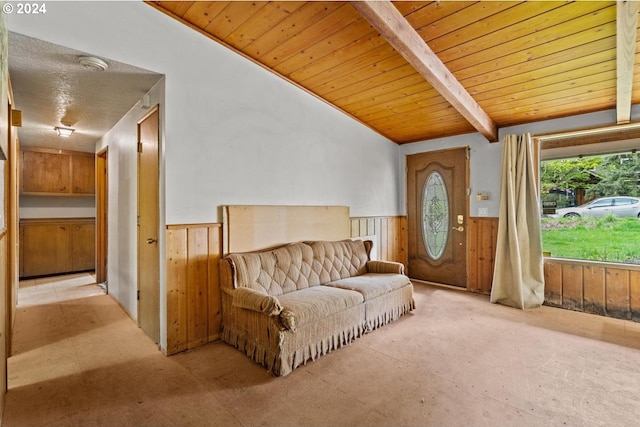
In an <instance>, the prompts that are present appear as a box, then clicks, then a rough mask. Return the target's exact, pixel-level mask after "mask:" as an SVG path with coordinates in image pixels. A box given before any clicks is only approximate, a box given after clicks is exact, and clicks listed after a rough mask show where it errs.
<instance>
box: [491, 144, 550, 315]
mask: <svg viewBox="0 0 640 427" xmlns="http://www.w3.org/2000/svg"><path fill="white" fill-rule="evenodd" d="M536 188H537V186H536V173H535V171H534V161H533V141H532V139H531V135H530V134H528V133H527V134H524V135H520V136H518V135H506V136H505V137H504V139H503V141H502V189H501V193H500V218H499V224H498V244H497V250H496V261H495V270H494V273H493V285H492V287H491V302H493V303H500V304H504V305H509V306H512V307H516V308H521V309H524V308H533V307H538V306H540V305H541V304H542V303H543V302H544V270H543V258H542V236H541V234H540V206H539V201H538V192H537V189H536Z"/></svg>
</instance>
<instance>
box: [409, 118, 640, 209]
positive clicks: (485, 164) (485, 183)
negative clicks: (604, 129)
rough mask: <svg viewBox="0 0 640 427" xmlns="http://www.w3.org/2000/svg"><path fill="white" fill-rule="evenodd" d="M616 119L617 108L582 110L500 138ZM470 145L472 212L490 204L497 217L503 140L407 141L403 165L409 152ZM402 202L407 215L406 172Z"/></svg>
mask: <svg viewBox="0 0 640 427" xmlns="http://www.w3.org/2000/svg"><path fill="white" fill-rule="evenodd" d="M638 119H640V108H638V106H634V108H633V109H632V121H635V120H638ZM615 122H616V112H615V110H609V111H604V112H599V113H589V114H581V115H577V116H571V117H566V118H562V119H554V120H545V121H540V122H534V123H528V124H524V125H518V126H510V127H505V128H501V129H500V130H499V135H500V136H499V139H500V140H502V138H503V136H504V135H506V134H523V133H526V132H530V133H531V134H532V135H536V134H539V135H542V134H548V133H553V132H565V131H569V130H576V129H584V128H588V127H599V126H611V125H614V124H615ZM467 146H468V147H470V149H471V150H470V155H469V163H470V187H471V197H470V198H469V215H470V216H472V217H473V216H481V215H480V211H479V209H480V208H486V210H487V215H486V216H489V217H497V216H498V215H499V208H500V181H501V179H500V176H501V175H500V174H501V166H500V163H501V156H502V151H501V150H502V143H501V142H496V143H489V142H488V141H487V140H486V139H485V138H484V137H483V136H482V135H480V134H479V133H472V134H467V135H459V136H455V137H450V138H440V139H434V140H429V141H423V142H416V143H412V144H405V145H402V146H401V147H400V167H401V170H404V169H405V165H406V156H407V155H410V154H416V153H421V152H427V151H436V150H443V149H447V148H453V147H467ZM399 189H400V190H399V195H400V199H401V200H400V206H402V214H403V215H406V193H407V191H406V174H403V176H402V177H401V185H400V187H399ZM485 191H487V192H490V193H491V199H490V200H488V201H477V200H476V197H475V196H476V194H477V193H478V192H485Z"/></svg>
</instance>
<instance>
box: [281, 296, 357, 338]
mask: <svg viewBox="0 0 640 427" xmlns="http://www.w3.org/2000/svg"><path fill="white" fill-rule="evenodd" d="M278 299H279V300H280V304H281V305H282V307H283V308H282V312H281V313H280V321H281V323H282V325H283V326H284V327H285V328H286V329H289V330H292V331H295V329H296V327H298V326H302V325H304V324H306V323H308V322H313V321H317V322H322V321H323V319H325V318H326V317H329V316H331V315H333V314H335V313H339V312H341V311H344V310H346V309H349V308H351V307H354V306H356V305H358V304H362V303H363V302H364V298H363V297H362V294H360V293H358V292H354V291H351V290H347V289H339V288H336V287H329V286H314V287H312V288H307V289H301V290H299V291H295V292H289V293H286V294H284V295H280V296H279V297H278Z"/></svg>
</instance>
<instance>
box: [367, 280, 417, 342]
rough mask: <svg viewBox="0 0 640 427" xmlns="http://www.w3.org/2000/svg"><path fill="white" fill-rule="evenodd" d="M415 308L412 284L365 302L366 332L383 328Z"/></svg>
mask: <svg viewBox="0 0 640 427" xmlns="http://www.w3.org/2000/svg"><path fill="white" fill-rule="evenodd" d="M415 308H416V303H415V300H414V297H413V285H412V284H409V285H407V286H404V287H402V288H400V289H396V290H394V291H392V292H389V293H388V294H384V295H380V296H379V297H377V298H374V299H372V300H368V301H365V319H366V321H365V329H366V332H370V331H372V330H374V329H376V328H379V327H381V326H384V325H386V324H387V323H390V322H392V321H394V320H396V319H398V318H399V317H400V316H402V315H403V314H405V313H409V312H410V311H412V310H414V309H415Z"/></svg>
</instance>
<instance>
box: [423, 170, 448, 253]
mask: <svg viewBox="0 0 640 427" xmlns="http://www.w3.org/2000/svg"><path fill="white" fill-rule="evenodd" d="M422 238H423V240H424V246H425V248H426V250H427V253H428V254H429V256H430V257H431V258H432V259H433V260H438V259H440V257H442V254H444V249H445V248H446V246H447V239H448V238H449V197H448V196H447V187H446V185H445V183H444V179H443V177H442V175H440V173H438V172H431V173H430V174H429V176H428V177H427V179H426V180H425V182H424V189H423V191H422Z"/></svg>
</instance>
